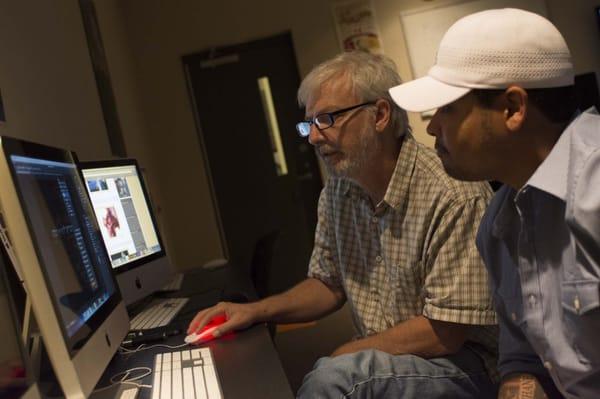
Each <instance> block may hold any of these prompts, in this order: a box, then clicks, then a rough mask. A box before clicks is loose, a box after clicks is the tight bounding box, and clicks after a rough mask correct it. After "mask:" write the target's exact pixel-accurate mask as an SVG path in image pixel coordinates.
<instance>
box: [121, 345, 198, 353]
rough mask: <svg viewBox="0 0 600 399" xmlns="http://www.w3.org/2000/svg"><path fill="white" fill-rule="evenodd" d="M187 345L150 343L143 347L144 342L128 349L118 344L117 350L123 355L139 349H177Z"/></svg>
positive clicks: (139, 350)
mask: <svg viewBox="0 0 600 399" xmlns="http://www.w3.org/2000/svg"><path fill="white" fill-rule="evenodd" d="M189 345H190V344H181V345H176V346H172V345H166V344H157V345H151V346H146V347H144V344H142V345H140V346H138V347H137V348H136V349H128V348H124V347H122V346H120V347H119V350H120V351H121V352H120V353H121V354H122V355H124V354H133V353H138V352H141V351H145V350H148V349H154V348H168V349H179V348H183V347H184V346H189Z"/></svg>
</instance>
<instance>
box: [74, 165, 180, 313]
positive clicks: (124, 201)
mask: <svg viewBox="0 0 600 399" xmlns="http://www.w3.org/2000/svg"><path fill="white" fill-rule="evenodd" d="M79 166H80V170H81V173H82V175H83V178H84V181H85V184H86V187H87V190H88V193H89V196H90V199H91V202H92V206H93V207H94V211H95V213H96V218H97V220H98V224H99V225H100V231H101V233H102V238H103V239H104V243H105V246H106V249H107V251H108V254H109V256H110V260H111V263H112V267H113V269H114V271H115V273H116V275H117V281H118V283H119V287H120V289H121V293H122V295H123V299H124V300H125V303H126V304H127V305H129V304H132V303H134V302H136V301H138V300H139V299H142V298H144V297H146V296H148V295H150V294H152V293H153V292H155V291H157V290H159V289H160V288H161V287H162V286H164V284H165V282H167V281H169V280H170V278H171V277H172V271H171V266H170V263H169V261H168V258H167V256H166V253H165V247H164V245H163V243H162V240H161V237H160V234H159V231H158V227H157V223H156V219H155V218H154V215H153V212H152V206H151V202H150V198H149V195H148V191H147V190H146V188H145V186H144V181H143V179H142V177H141V171H140V168H139V166H138V164H137V162H136V161H135V160H133V159H125V160H111V161H98V162H80V163H79Z"/></svg>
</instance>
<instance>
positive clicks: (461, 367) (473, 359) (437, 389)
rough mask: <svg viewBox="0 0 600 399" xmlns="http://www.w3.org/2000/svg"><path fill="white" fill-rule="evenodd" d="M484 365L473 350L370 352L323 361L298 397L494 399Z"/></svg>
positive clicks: (494, 388)
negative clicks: (427, 355)
mask: <svg viewBox="0 0 600 399" xmlns="http://www.w3.org/2000/svg"><path fill="white" fill-rule="evenodd" d="M497 395H498V385H497V384H494V383H493V382H492V381H491V380H490V378H489V376H488V374H487V372H486V369H485V367H484V365H483V361H482V360H481V359H480V358H479V357H478V356H477V355H476V354H475V353H474V352H473V351H471V350H470V349H468V348H463V349H461V350H460V351H459V352H458V353H456V354H453V355H450V356H446V357H439V358H433V359H423V358H421V357H418V356H414V355H399V356H394V355H390V354H389V353H385V352H380V351H377V350H367V351H361V352H357V353H351V354H347V355H342V356H337V357H333V358H331V357H323V358H321V359H319V360H318V361H317V362H316V363H315V366H314V368H313V370H312V371H311V372H310V373H308V374H307V375H306V377H304V381H303V382H302V386H301V387H300V389H299V390H298V398H307V399H308V398H311V399H312V398H419V399H429V398H453V399H454V398H478V399H479V398H496V397H497Z"/></svg>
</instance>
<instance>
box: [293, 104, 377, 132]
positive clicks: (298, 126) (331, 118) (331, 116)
mask: <svg viewBox="0 0 600 399" xmlns="http://www.w3.org/2000/svg"><path fill="white" fill-rule="evenodd" d="M376 103H377V101H367V102H364V103H360V104H356V105H352V106H350V107H347V108H342V109H338V110H337V111H333V112H323V113H322V114H319V115H315V117H314V118H312V119H307V120H303V121H302V122H298V123H296V131H297V132H298V134H299V135H300V136H301V137H308V136H309V135H310V127H311V125H315V126H316V127H317V129H319V130H325V129H329V128H330V127H332V126H333V124H334V123H335V117H336V116H337V115H339V114H342V113H344V112H348V111H352V110H353V109H356V108H360V107H364V106H365V105H375V104H376ZM323 116H327V117H328V120H329V122H328V123H327V124H321V126H319V122H317V119H318V118H321V117H323ZM306 124H308V130H307V132H308V133H307V134H304V133H303V132H302V131H303V129H302V127H301V126H306ZM323 125H327V126H324V127H323Z"/></svg>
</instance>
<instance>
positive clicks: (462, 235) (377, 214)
mask: <svg viewBox="0 0 600 399" xmlns="http://www.w3.org/2000/svg"><path fill="white" fill-rule="evenodd" d="M399 83H400V77H399V76H398V73H397V72H396V67H395V65H394V63H393V62H392V61H391V60H390V59H388V58H386V57H382V56H377V55H372V54H368V53H361V52H354V53H344V54H340V55H338V56H336V57H334V58H333V59H330V60H328V61H325V62H324V63H322V64H321V65H318V66H317V67H315V68H314V69H313V70H312V71H311V72H310V73H309V74H308V75H307V76H306V78H305V79H304V80H303V81H302V84H301V86H300V89H299V90H298V99H299V102H300V103H301V104H302V105H305V106H306V113H305V115H306V118H305V119H304V120H302V121H300V122H299V123H298V124H297V130H298V132H299V133H300V134H301V136H303V137H305V138H307V139H308V141H309V142H310V144H312V145H314V146H315V148H316V150H317V152H318V153H319V155H320V156H321V158H322V159H323V162H324V163H325V164H326V165H327V167H328V169H329V171H330V173H331V177H330V178H329V179H328V181H327V184H326V186H325V188H324V189H323V191H322V193H321V197H320V200H319V221H318V225H317V231H316V233H315V245H314V250H313V254H312V257H311V260H310V264H309V270H308V278H307V279H306V280H304V281H303V282H301V283H299V284H298V285H297V286H295V287H293V288H291V289H290V290H289V291H287V292H284V293H283V294H280V295H275V296H272V297H270V298H266V299H263V300H262V301H259V302H255V303H251V304H231V303H222V304H219V305H217V306H216V307H214V308H211V309H208V310H205V311H203V312H201V313H200V314H198V316H197V317H196V318H195V319H194V321H193V322H192V323H191V325H190V331H193V330H195V329H198V328H201V327H202V326H203V325H204V324H205V323H206V322H207V321H208V320H209V319H210V318H211V317H212V316H214V315H216V314H219V313H225V314H226V315H227V317H228V321H227V323H226V324H223V325H222V326H221V327H220V328H221V329H222V330H221V331H220V333H223V332H226V331H229V330H231V329H238V328H243V327H246V326H248V325H250V324H252V323H254V322H259V321H276V322H278V323H289V322H299V321H308V320H315V319H318V318H320V317H323V316H324V315H326V314H329V313H331V312H333V311H335V310H337V309H339V308H340V307H341V306H342V305H343V304H344V303H348V305H349V308H350V309H351V311H352V316H353V321H354V326H355V330H356V335H357V336H356V339H355V340H352V341H350V342H347V343H345V344H343V345H341V346H340V347H339V348H338V349H337V350H335V351H334V352H333V354H332V355H331V356H327V357H324V358H321V359H320V360H319V361H318V362H317V363H316V365H315V367H314V369H313V370H312V371H311V372H310V373H309V374H308V375H307V376H306V378H305V379H304V382H303V385H302V387H301V388H300V390H299V391H298V396H299V397H301V398H310V399H312V398H341V397H347V398H349V397H352V398H382V397H390V398H420V397H423V398H428V399H429V398H487V397H490V396H491V397H493V396H495V394H496V393H497V389H498V385H497V372H496V370H495V367H496V362H497V326H496V316H495V313H494V311H493V308H492V301H491V296H490V292H489V290H488V281H487V273H486V271H485V267H484V266H483V262H482V260H481V256H480V255H479V253H478V252H477V248H476V247H475V234H476V231H477V226H478V224H479V222H480V221H481V217H482V216H483V213H484V212H485V209H486V207H487V204H488V202H489V199H490V198H491V194H492V193H491V190H490V188H489V186H488V185H487V183H482V182H477V183H466V182H460V181H458V180H455V179H452V178H450V177H449V176H448V175H447V174H446V173H445V172H444V169H443V167H442V165H441V162H440V161H439V159H438V158H437V157H436V155H435V153H434V152H433V151H431V150H430V149H428V148H426V147H425V146H423V145H421V144H419V143H417V141H416V140H415V139H414V138H413V137H412V135H411V134H410V128H409V126H408V123H407V115H406V112H405V111H403V110H401V109H400V108H398V107H397V106H395V105H394V104H393V101H392V99H391V97H390V96H389V93H388V88H389V87H391V86H393V85H397V84H399Z"/></svg>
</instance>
